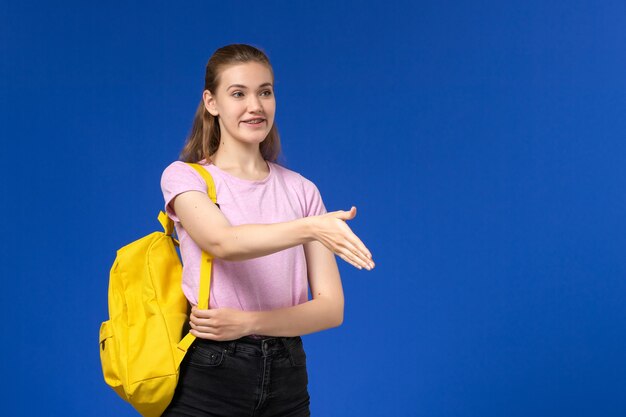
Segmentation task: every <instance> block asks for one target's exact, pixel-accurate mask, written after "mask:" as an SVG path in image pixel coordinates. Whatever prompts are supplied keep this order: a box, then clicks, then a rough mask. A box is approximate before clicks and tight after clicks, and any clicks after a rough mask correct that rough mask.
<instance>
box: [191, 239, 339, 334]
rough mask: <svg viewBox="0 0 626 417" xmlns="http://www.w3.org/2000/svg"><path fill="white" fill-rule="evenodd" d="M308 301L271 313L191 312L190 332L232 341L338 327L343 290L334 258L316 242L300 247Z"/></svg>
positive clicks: (224, 310) (307, 332)
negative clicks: (307, 279)
mask: <svg viewBox="0 0 626 417" xmlns="http://www.w3.org/2000/svg"><path fill="white" fill-rule="evenodd" d="M304 252H305V255H306V261H307V272H308V277H309V285H310V287H311V294H312V298H313V299H312V300H309V301H307V302H305V303H302V304H299V305H297V306H293V307H285V308H280V309H276V310H271V311H240V310H235V309H230V308H219V309H209V310H197V309H196V308H195V307H194V308H193V309H192V314H191V328H192V329H191V333H192V334H194V335H195V336H197V337H199V338H203V339H212V340H234V339H238V338H239V337H242V336H247V335H250V334H260V335H265V336H301V335H305V334H309V333H315V332H319V331H321V330H325V329H329V328H332V327H337V326H340V325H341V323H342V322H343V306H344V298H343V288H342V286H341V277H340V276H339V269H338V268H337V262H336V260H335V255H334V254H333V253H332V252H331V251H330V250H329V249H327V248H326V247H325V246H324V245H323V244H321V243H320V242H318V241H312V242H308V243H305V244H304Z"/></svg>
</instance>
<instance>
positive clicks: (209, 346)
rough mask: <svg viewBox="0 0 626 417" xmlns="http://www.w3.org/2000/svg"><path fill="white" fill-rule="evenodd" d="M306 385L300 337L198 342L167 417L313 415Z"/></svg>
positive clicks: (189, 354)
mask: <svg viewBox="0 0 626 417" xmlns="http://www.w3.org/2000/svg"><path fill="white" fill-rule="evenodd" d="M307 384H308V375H307V370H306V354H305V353H304V349H303V346H302V339H301V338H300V337H299V336H298V337H267V338H262V339H253V338H251V337H243V338H241V339H237V340H234V341H229V342H216V341H212V340H205V339H196V341H195V342H194V343H193V344H192V345H191V348H190V350H189V351H188V352H187V355H186V356H185V359H184V360H183V362H182V363H181V367H180V377H179V380H178V386H177V387H176V393H175V394H174V398H173V400H172V402H171V404H170V405H169V406H168V408H167V409H166V410H165V412H164V413H163V416H167V417H178V416H187V417H217V416H223V417H239V416H241V417H244V416H246V417H269V416H281V417H300V416H310V411H309V393H308V390H307Z"/></svg>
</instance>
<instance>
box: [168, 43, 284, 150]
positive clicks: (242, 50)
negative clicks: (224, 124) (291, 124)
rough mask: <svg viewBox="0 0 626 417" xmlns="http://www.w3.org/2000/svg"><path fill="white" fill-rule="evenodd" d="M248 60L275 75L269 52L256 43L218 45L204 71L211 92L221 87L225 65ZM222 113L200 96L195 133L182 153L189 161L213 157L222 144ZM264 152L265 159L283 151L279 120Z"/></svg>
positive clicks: (262, 147) (263, 144) (267, 139)
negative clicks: (212, 109) (215, 113)
mask: <svg viewBox="0 0 626 417" xmlns="http://www.w3.org/2000/svg"><path fill="white" fill-rule="evenodd" d="M246 62H258V63H260V64H263V65H266V66H267V67H268V68H269V70H270V73H271V74H272V81H273V78H274V71H273V69H272V65H271V64H270V60H269V58H268V57H267V55H265V53H264V52H263V51H261V50H259V49H257V48H255V47H254V46H250V45H245V44H231V45H226V46H224V47H221V48H219V49H217V50H216V51H215V52H214V53H213V55H212V56H211V58H210V59H209V62H207V64H206V72H205V75H204V89H205V90H209V91H210V92H211V94H214V93H215V92H216V91H217V86H218V83H219V75H220V71H221V70H222V68H224V67H225V66H228V65H233V64H243V63H246ZM218 117H219V116H213V115H212V114H211V113H209V112H208V111H207V109H206V108H205V107H204V102H203V100H202V99H200V104H199V105H198V108H197V110H196V115H195V116H194V118H193V124H192V126H191V133H190V134H189V136H188V137H187V141H186V142H185V146H184V147H183V150H182V151H181V153H180V159H181V160H182V161H185V162H198V161H201V160H202V159H206V160H207V161H209V157H210V156H211V155H213V154H214V153H215V152H216V151H217V148H218V147H219V146H220V125H219V123H218V120H217V118H218ZM260 150H261V155H262V156H263V158H264V159H266V160H268V161H271V162H276V160H277V159H278V156H279V155H280V137H279V135H278V129H277V128H276V122H274V124H273V125H272V128H271V129H270V132H269V133H268V134H267V137H266V138H265V140H263V142H261V145H260Z"/></svg>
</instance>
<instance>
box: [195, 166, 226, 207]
mask: <svg viewBox="0 0 626 417" xmlns="http://www.w3.org/2000/svg"><path fill="white" fill-rule="evenodd" d="M187 164H188V165H190V166H191V167H192V168H193V169H195V170H196V171H198V173H199V174H200V175H201V176H202V178H204V181H205V182H206V185H207V194H208V195H209V198H210V199H211V201H212V202H214V203H215V204H217V195H216V192H215V183H214V182H213V177H211V174H209V171H207V170H206V169H204V168H203V167H202V165H200V164H195V163H193V162H187ZM218 207H219V206H218Z"/></svg>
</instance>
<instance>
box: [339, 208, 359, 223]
mask: <svg viewBox="0 0 626 417" xmlns="http://www.w3.org/2000/svg"><path fill="white" fill-rule="evenodd" d="M337 214H338V216H337V217H338V218H340V219H341V220H351V219H354V216H356V207H354V206H352V207H351V208H350V210H348V211H344V210H340V211H338V212H337Z"/></svg>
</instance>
